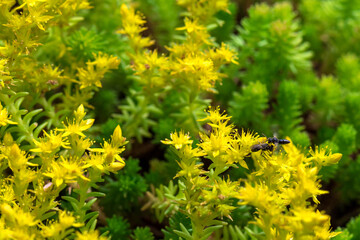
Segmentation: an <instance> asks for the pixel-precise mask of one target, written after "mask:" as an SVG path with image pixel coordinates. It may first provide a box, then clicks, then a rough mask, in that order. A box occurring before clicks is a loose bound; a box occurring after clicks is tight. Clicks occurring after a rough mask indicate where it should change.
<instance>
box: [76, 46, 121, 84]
mask: <svg viewBox="0 0 360 240" xmlns="http://www.w3.org/2000/svg"><path fill="white" fill-rule="evenodd" d="M94 57H95V60H94V61H91V62H87V63H86V64H87V68H86V69H84V68H78V77H79V83H80V89H83V88H86V87H90V86H93V85H94V86H96V87H99V88H101V87H102V85H101V82H100V80H101V79H102V78H103V77H104V75H105V73H106V72H108V71H109V70H110V69H117V67H118V65H119V63H120V60H119V59H118V58H117V57H113V56H108V55H106V54H102V53H99V54H97V55H96V54H94Z"/></svg>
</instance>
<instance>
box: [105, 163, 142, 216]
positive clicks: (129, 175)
mask: <svg viewBox="0 0 360 240" xmlns="http://www.w3.org/2000/svg"><path fill="white" fill-rule="evenodd" d="M140 170H141V168H140V166H139V160H138V159H128V160H127V161H126V166H125V168H124V170H123V171H121V172H119V174H116V175H115V176H114V177H115V179H113V178H110V177H108V178H106V181H107V184H106V185H104V186H102V187H101V188H100V190H101V191H102V192H104V193H105V194H106V197H105V198H103V199H102V200H101V205H102V206H103V207H104V211H105V213H106V214H107V215H109V216H112V215H113V214H126V215H129V214H131V213H133V212H134V211H135V210H136V209H138V208H139V202H138V198H139V197H142V196H143V195H144V193H145V191H146V190H147V188H148V185H147V183H146V182H145V179H144V178H143V177H142V176H141V175H140V173H139V171H140ZM119 203H121V204H119Z"/></svg>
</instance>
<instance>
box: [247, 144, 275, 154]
mask: <svg viewBox="0 0 360 240" xmlns="http://www.w3.org/2000/svg"><path fill="white" fill-rule="evenodd" d="M260 150H265V151H271V152H272V151H273V150H274V145H270V144H267V143H259V144H255V145H252V146H251V151H252V152H258V151H260Z"/></svg>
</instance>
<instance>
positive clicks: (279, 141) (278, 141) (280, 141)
mask: <svg viewBox="0 0 360 240" xmlns="http://www.w3.org/2000/svg"><path fill="white" fill-rule="evenodd" d="M267 142H268V143H273V144H288V143H290V141H289V140H286V139H278V138H277V137H269V138H268V139H267Z"/></svg>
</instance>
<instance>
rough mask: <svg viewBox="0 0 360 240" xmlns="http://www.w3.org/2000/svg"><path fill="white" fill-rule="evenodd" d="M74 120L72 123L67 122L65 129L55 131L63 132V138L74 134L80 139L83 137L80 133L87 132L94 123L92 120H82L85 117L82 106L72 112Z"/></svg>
mask: <svg viewBox="0 0 360 240" xmlns="http://www.w3.org/2000/svg"><path fill="white" fill-rule="evenodd" d="M74 114H75V119H74V120H73V121H72V123H70V122H69V120H68V125H65V124H64V123H63V124H64V126H65V129H57V131H63V132H64V134H63V135H62V136H63V137H66V136H69V135H71V134H76V135H79V136H81V137H85V135H84V134H83V133H82V132H84V131H86V130H88V129H89V128H90V127H91V126H92V125H93V123H94V121H95V120H94V119H87V120H83V118H84V116H85V114H86V113H85V112H84V106H83V105H82V104H81V105H80V106H79V107H78V109H77V110H76V111H75V112H74Z"/></svg>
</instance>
